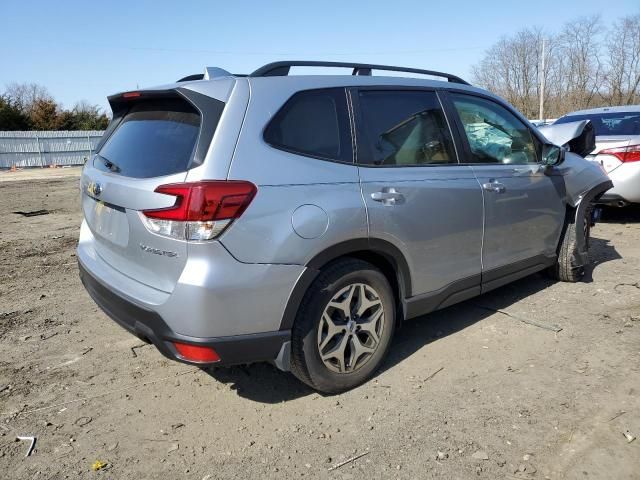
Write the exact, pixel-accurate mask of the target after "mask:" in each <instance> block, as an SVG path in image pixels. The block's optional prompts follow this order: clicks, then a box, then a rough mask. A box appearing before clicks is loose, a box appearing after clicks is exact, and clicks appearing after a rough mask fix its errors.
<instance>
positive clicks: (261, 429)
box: [0, 170, 640, 480]
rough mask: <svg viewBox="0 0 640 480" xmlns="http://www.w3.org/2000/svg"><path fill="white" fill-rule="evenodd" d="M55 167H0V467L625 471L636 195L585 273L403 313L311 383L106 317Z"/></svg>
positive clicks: (498, 473)
mask: <svg viewBox="0 0 640 480" xmlns="http://www.w3.org/2000/svg"><path fill="white" fill-rule="evenodd" d="M43 173H44V174H48V175H49V176H51V175H53V174H54V173H56V175H57V174H58V173H59V172H51V173H49V172H43ZM64 173H65V175H63V176H62V177H57V178H47V179H37V177H38V175H35V174H33V175H26V176H25V178H23V179H21V180H16V181H5V180H7V179H10V175H12V174H9V173H1V174H0V215H1V217H0V218H1V219H2V221H1V222H0V477H1V478H11V479H12V478H37V479H49V478H55V479H58V478H185V479H198V480H201V479H204V478H208V479H214V478H242V479H246V478H294V477H306V478H329V479H330V478H336V479H358V478H367V479H375V478H403V479H404V478H407V479H409V478H436V477H437V478H486V479H496V478H507V479H511V478H516V479H522V478H551V479H562V478H572V479H573V478H580V479H585V478H598V479H601V478H602V479H605V478H606V479H613V478H615V479H631V478H635V479H638V478H640V439H638V440H635V441H633V442H631V443H628V442H627V439H626V438H625V436H624V435H623V432H625V431H626V430H629V431H630V432H631V433H632V434H634V435H636V436H639V437H640V284H639V283H638V282H639V281H640V212H639V211H637V210H635V211H633V210H627V211H612V212H606V214H605V218H604V221H603V222H602V223H600V224H598V225H597V226H596V228H595V229H594V230H593V236H594V238H593V242H592V247H593V250H592V256H593V258H594V260H595V262H596V263H595V267H594V269H593V271H592V272H590V273H589V274H588V275H587V277H588V278H587V279H586V281H585V282H583V283H579V284H560V283H553V282H551V281H549V280H547V279H546V278H545V277H543V276H542V275H534V276H532V277H529V278H526V279H524V280H521V281H519V282H517V283H515V284H513V285H510V286H507V287H504V288H501V289H499V290H497V291H495V292H492V293H490V294H487V295H485V296H483V297H480V298H477V299H474V300H471V301H468V302H465V303H464V304H461V305H458V306H455V307H452V308H449V309H446V310H444V311H441V312H438V313H436V314H433V315H429V316H428V317H425V318H423V319H419V320H417V321H412V322H410V323H408V324H406V327H405V328H403V329H402V330H401V331H400V332H399V334H398V335H397V336H396V338H395V341H394V344H393V347H392V355H391V358H390V359H389V360H388V361H387V362H386V364H385V366H384V368H383V370H382V371H381V372H380V373H379V374H378V375H377V376H376V377H375V378H374V379H373V380H371V381H370V382H368V383H367V384H366V385H364V386H362V387H360V388H357V389H355V390H353V391H351V392H348V393H346V394H343V395H337V396H322V395H319V394H317V393H315V392H313V391H311V390H309V389H307V388H306V387H304V386H302V385H301V384H300V383H298V382H297V381H296V380H295V379H294V378H293V377H292V376H290V375H289V374H285V373H282V372H279V371H278V370H276V369H275V368H274V367H272V366H270V365H266V364H261V365H252V366H248V367H235V368H233V369H229V370H210V371H202V370H200V369H197V368H194V367H190V366H186V365H181V364H178V363H174V362H171V361H168V360H166V359H165V358H164V357H162V356H161V355H160V354H159V353H158V352H157V351H156V350H155V349H154V348H153V347H150V346H143V344H142V343H141V342H140V341H139V340H137V339H136V338H134V337H133V336H131V335H130V334H129V333H127V332H125V331H124V330H122V329H121V328H120V327H118V326H117V325H115V324H114V323H113V322H112V321H111V320H109V319H107V317H106V316H105V315H104V314H103V313H102V312H101V311H99V310H98V308H97V307H96V306H95V305H94V304H93V302H92V301H91V300H90V298H89V297H88V296H87V295H86V294H85V292H84V290H83V288H82V286H81V284H80V281H79V279H78V273H77V268H76V259H75V256H74V248H75V244H76V239H77V236H78V229H79V224H80V219H81V214H80V211H79V201H78V191H77V184H78V178H77V173H78V172H77V170H74V171H73V172H64ZM40 176H42V175H40ZM40 209H48V210H50V211H51V212H50V213H49V214H47V215H41V216H33V217H24V216H22V215H20V214H16V213H13V212H15V211H33V210H40ZM483 307H489V308H494V309H495V308H500V309H503V310H504V311H506V312H509V313H510V314H512V315H515V316H520V317H524V318H527V319H530V320H533V321H535V322H538V323H540V324H541V325H543V326H544V325H559V326H560V327H562V330H561V331H560V332H557V333H556V332H554V331H551V330H547V329H544V328H540V327H538V326H533V325H529V324H526V323H523V322H521V321H519V320H518V319H517V318H514V317H512V316H508V315H505V314H502V313H496V312H495V311H491V310H487V309H486V308H483ZM16 435H35V436H37V439H38V440H37V444H36V447H35V451H34V452H33V454H32V455H31V456H29V457H25V453H26V451H27V447H28V442H17V441H15V437H16ZM363 453H364V454H365V455H364V456H362V457H360V458H359V459H357V460H355V461H353V462H351V463H348V464H346V465H344V466H342V467H340V468H337V469H335V470H333V471H330V472H329V471H328V469H329V468H330V467H331V466H333V465H336V464H338V463H340V462H342V461H344V460H347V459H349V458H351V457H353V456H356V455H359V454H363ZM96 460H100V461H103V462H105V463H107V466H106V467H105V468H104V469H102V470H100V471H97V472H94V471H92V469H91V465H92V464H93V463H94V462H95V461H96Z"/></svg>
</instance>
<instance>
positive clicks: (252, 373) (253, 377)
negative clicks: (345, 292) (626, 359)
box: [204, 237, 621, 403]
mask: <svg viewBox="0 0 640 480" xmlns="http://www.w3.org/2000/svg"><path fill="white" fill-rule="evenodd" d="M591 248H592V249H593V254H592V258H593V260H594V264H593V265H592V266H591V267H590V268H589V269H588V270H587V272H586V274H585V281H586V282H591V281H592V278H593V277H592V274H593V271H594V269H597V268H598V266H599V265H602V264H603V263H606V262H608V261H610V260H615V259H619V258H621V257H620V255H619V254H618V252H617V251H616V250H615V248H614V247H613V246H612V245H611V244H610V243H609V241H608V240H606V239H600V238H597V237H596V238H592V239H591ZM554 283H555V281H554V280H551V279H550V278H548V277H547V276H546V275H545V274H544V273H538V274H535V275H531V276H529V277H526V278H523V279H521V280H518V281H517V282H514V283H511V284H509V285H505V286H504V287H501V288H498V289H496V290H493V291H491V292H489V293H486V294H484V295H481V296H479V297H476V298H472V299H470V300H467V301H466V302H462V303H460V304H458V305H454V306H451V307H448V308H446V309H443V310H440V311H437V312H433V313H430V314H429V315H425V316H423V317H419V318H416V319H413V320H410V321H408V322H406V323H405V324H404V325H402V328H400V329H399V330H398V332H397V333H396V335H395V337H394V340H393V344H392V345H391V351H390V352H389V357H388V358H387V360H386V361H385V362H384V364H383V365H382V367H381V368H380V370H379V371H378V372H377V373H376V375H375V376H374V377H373V379H372V380H370V382H372V381H375V379H376V378H377V377H378V376H379V375H380V374H381V373H383V372H385V371H387V370H389V369H391V368H393V367H394V366H395V365H397V364H398V363H400V362H402V361H403V360H405V359H406V358H408V357H410V356H412V355H413V354H414V353H415V352H417V351H418V350H420V349H421V348H423V347H424V346H426V345H428V344H430V343H432V342H435V341H438V340H439V339H441V338H444V337H446V336H448V335H452V334H454V333H457V332H459V331H461V330H464V329H465V328H467V327H468V326H470V325H473V324H474V323H476V322H479V321H481V320H483V319H485V318H486V317H488V316H489V315H493V314H494V311H492V310H498V309H500V310H503V309H508V307H510V306H511V305H513V304H514V303H517V302H518V301H520V300H522V299H524V298H526V297H528V296H530V295H532V294H534V293H537V292H540V291H542V290H545V289H546V288H549V287H550V286H551V285H553V284H554ZM438 367H439V366H438V365H434V366H433V370H434V371H435V369H436V368H438ZM204 371H205V372H207V373H208V374H209V375H211V376H212V377H213V378H214V379H215V380H217V381H219V382H221V383H224V384H228V385H230V386H231V388H232V389H233V390H235V391H236V392H237V393H238V395H239V396H241V397H244V398H247V399H249V400H252V401H255V402H260V403H279V402H283V401H287V400H292V399H296V398H300V397H304V396H307V395H310V394H313V393H315V392H314V390H312V389H311V388H309V387H307V386H306V385H304V384H302V383H301V382H299V381H298V380H296V379H295V378H294V377H293V376H292V375H291V374H288V373H285V372H281V371H280V370H278V369H277V368H276V367H275V366H273V365H270V364H267V363H261V364H253V365H242V366H235V367H230V368H207V369H204ZM424 373H425V374H427V373H429V372H424Z"/></svg>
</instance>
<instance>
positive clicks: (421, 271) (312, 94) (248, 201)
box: [78, 62, 611, 393]
mask: <svg viewBox="0 0 640 480" xmlns="http://www.w3.org/2000/svg"><path fill="white" fill-rule="evenodd" d="M300 66H303V67H319V69H322V68H324V67H347V68H349V69H352V75H348V74H345V75H339V74H337V75H334V74H332V75H322V74H316V75H290V69H291V68H292V67H296V68H297V67H300ZM373 70H375V71H376V72H378V71H396V72H397V71H400V72H408V73H412V74H424V75H426V76H428V77H438V78H441V79H442V80H443V81H436V80H430V79H420V78H402V77H398V76H374V75H372V71H373ZM109 102H110V104H111V108H112V110H113V120H112V121H111V123H110V125H109V127H108V129H107V131H106V132H105V134H104V137H103V139H102V141H101V143H100V145H99V146H98V149H97V153H96V154H95V155H94V156H93V158H91V159H90V160H89V161H88V162H87V164H86V165H85V167H84V170H83V172H82V178H81V189H82V209H83V212H84V221H83V223H82V227H81V231H80V240H79V245H78V260H79V267H80V275H81V278H82V281H83V283H84V285H85V288H86V289H87V291H88V292H89V294H90V295H91V297H92V298H93V299H94V301H95V302H96V303H97V304H98V305H99V306H100V307H101V308H102V309H103V310H104V311H105V313H106V314H107V315H109V316H110V317H111V318H112V319H113V320H115V321H116V322H117V323H118V324H120V325H121V326H123V327H124V328H126V329H127V330H129V331H130V332H132V333H134V334H135V335H137V336H138V337H140V338H142V339H144V340H146V341H148V342H152V343H153V344H154V345H155V346H156V347H157V348H158V350H160V352H162V353H163V354H164V355H166V356H167V357H169V358H172V359H175V360H178V361H182V362H186V363H190V364H197V365H202V366H208V365H231V364H237V363H250V362H256V361H272V362H274V363H275V364H276V365H277V366H278V367H279V368H281V369H283V370H290V371H292V372H293V373H294V374H295V376H297V377H298V378H299V379H300V380H302V381H303V382H305V383H307V384H308V385H310V386H311V387H313V388H315V389H317V390H319V391H322V392H328V393H333V392H340V391H344V390H347V389H349V388H352V387H354V386H356V385H358V384H360V383H362V382H364V381H365V380H367V379H368V378H370V377H371V376H372V375H373V374H374V372H375V371H376V369H377V368H378V367H379V366H380V365H381V363H382V362H383V360H384V358H385V355H386V354H387V352H388V350H389V348H390V347H391V341H392V337H393V333H394V331H395V330H396V329H397V328H398V327H400V325H401V324H402V323H403V322H404V321H405V320H407V319H411V318H414V317H418V316H420V315H423V314H426V313H429V312H432V311H434V310H437V309H441V308H444V307H446V306H448V305H452V304H454V303H457V302H460V301H462V300H465V299H468V298H471V297H473V296H476V295H480V294H482V293H484V292H487V291H489V290H491V289H494V288H496V287H499V286H501V285H504V284H506V283H508V282H511V281H513V280H516V279H518V278H521V277H524V276H526V275H530V274H532V273H534V272H537V271H540V270H545V269H546V270H548V271H549V272H550V273H551V274H552V275H553V276H555V277H556V278H558V279H560V280H565V281H576V280H578V279H579V278H580V276H581V275H582V272H583V270H584V267H585V265H586V264H587V262H588V246H589V229H590V226H591V225H592V215H591V210H592V209H591V205H592V204H593V202H594V201H595V200H597V198H598V197H599V196H600V195H602V194H603V193H604V192H605V191H606V190H607V189H609V188H610V187H611V182H610V180H609V179H608V177H607V175H606V174H605V173H604V171H603V170H602V168H601V167H600V166H599V165H597V164H595V163H593V162H588V161H586V160H584V159H583V158H582V157H581V156H580V155H581V154H582V155H586V153H588V152H590V151H591V150H592V149H593V141H594V140H593V138H594V135H593V128H592V127H590V124H589V122H588V121H581V122H576V123H575V124H571V125H570V126H569V127H567V125H563V126H562V127H563V128H562V129H561V131H558V132H555V133H554V131H553V130H547V133H545V135H546V136H543V135H542V133H540V132H539V131H538V130H537V129H536V128H535V127H533V126H532V125H531V124H530V123H529V122H528V121H527V120H526V119H525V118H524V117H523V116H522V115H521V114H520V113H518V112H517V111H515V110H514V109H513V108H512V107H511V106H510V105H508V104H507V103H506V102H505V101H504V100H502V99H500V98H498V97H496V96H495V95H492V94H491V93H489V92H486V91H484V90H481V89H478V88H474V87H472V86H470V85H469V84H468V83H467V82H465V81H464V80H462V79H460V78H458V77H456V76H454V75H450V74H446V73H441V72H434V71H429V70H416V69H409V68H399V67H388V66H381V65H367V64H349V63H335V62H277V63H272V64H269V65H266V66H264V67H261V68H259V69H258V70H256V71H255V72H253V73H252V74H250V75H233V74H230V73H229V72H226V71H224V70H222V69H219V68H207V69H205V73H204V74H203V75H192V76H189V77H185V78H183V79H181V80H179V81H178V82H176V83H173V84H169V85H164V86H161V87H157V88H150V89H145V90H140V91H130V92H124V93H120V94H117V95H113V96H111V97H109ZM552 141H553V142H555V143H552Z"/></svg>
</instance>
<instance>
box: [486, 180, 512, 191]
mask: <svg viewBox="0 0 640 480" xmlns="http://www.w3.org/2000/svg"><path fill="white" fill-rule="evenodd" d="M482 189H483V190H486V191H487V192H493V193H504V192H506V191H507V187H505V186H504V184H502V183H500V182H496V181H495V180H491V181H490V182H489V183H483V184H482Z"/></svg>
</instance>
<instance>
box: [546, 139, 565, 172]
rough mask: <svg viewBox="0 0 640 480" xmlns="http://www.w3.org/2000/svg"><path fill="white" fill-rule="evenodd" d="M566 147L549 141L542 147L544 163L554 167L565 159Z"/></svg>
mask: <svg viewBox="0 0 640 480" xmlns="http://www.w3.org/2000/svg"><path fill="white" fill-rule="evenodd" d="M564 152H565V150H564V148H562V147H559V146H557V145H553V144H551V143H548V144H546V145H544V146H543V147H542V162H541V163H542V165H544V166H546V167H552V166H554V165H560V164H561V163H562V162H563V161H564Z"/></svg>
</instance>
